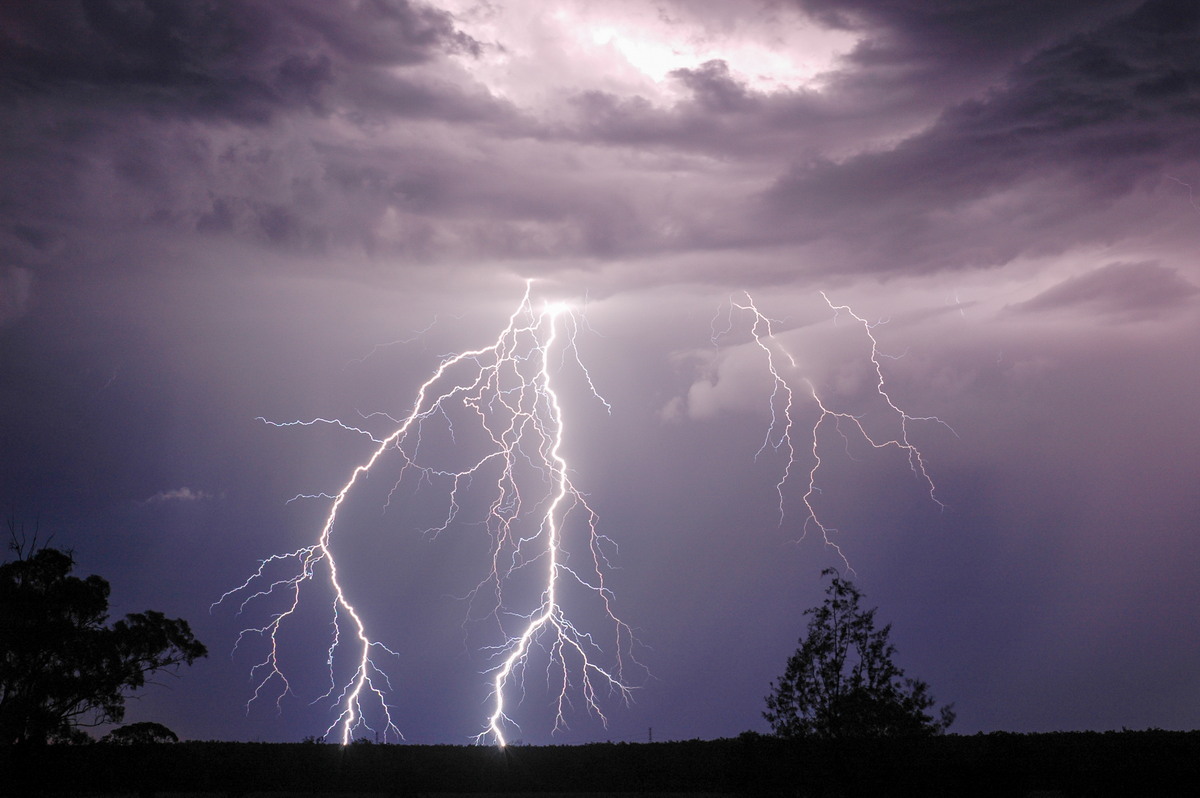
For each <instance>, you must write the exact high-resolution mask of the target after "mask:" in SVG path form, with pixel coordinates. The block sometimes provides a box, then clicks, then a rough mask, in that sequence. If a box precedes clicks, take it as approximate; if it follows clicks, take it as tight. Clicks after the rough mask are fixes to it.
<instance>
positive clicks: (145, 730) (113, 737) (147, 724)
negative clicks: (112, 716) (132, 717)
mask: <svg viewBox="0 0 1200 798" xmlns="http://www.w3.org/2000/svg"><path fill="white" fill-rule="evenodd" d="M100 742H102V743H112V744H114V745H147V744H150V743H177V742H179V737H178V736H177V735H176V734H175V732H173V731H171V730H170V729H168V728H167V727H166V726H164V725H162V724H161V723H154V722H152V721H142V722H141V723H130V724H129V725H128V726H122V727H121V728H119V729H113V730H112V731H110V732H109V733H108V734H106V735H104V736H103V737H101V738H100Z"/></svg>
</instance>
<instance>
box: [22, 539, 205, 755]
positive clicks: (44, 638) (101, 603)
mask: <svg viewBox="0 0 1200 798" xmlns="http://www.w3.org/2000/svg"><path fill="white" fill-rule="evenodd" d="M9 528H10V532H12V533H13V534H12V538H13V543H12V546H11V548H12V549H13V551H14V552H15V553H16V559H15V560H13V561H11V562H6V563H4V564H3V565H0V745H11V744H14V743H22V742H30V743H44V742H80V741H86V740H89V739H90V738H88V737H87V735H86V734H85V733H84V732H83V731H82V729H81V728H80V727H83V726H95V725H99V724H102V723H118V722H120V721H121V719H122V718H123V717H124V715H125V694H126V693H127V692H129V691H132V690H136V689H138V688H139V687H142V686H143V685H144V684H145V683H146V677H147V676H148V675H150V674H154V673H156V672H159V671H163V670H167V671H173V670H178V668H179V666H180V665H182V664H185V663H186V664H188V665H191V664H192V662H193V661H195V660H196V659H197V658H199V657H203V656H206V655H207V653H208V652H207V651H206V650H205V648H204V646H203V645H202V644H201V643H200V642H199V641H197V640H196V638H195V637H193V636H192V631H191V629H190V628H189V627H188V624H187V621H184V620H181V619H178V618H166V617H164V616H163V614H162V613H160V612H154V611H146V612H140V613H133V614H130V615H127V616H125V618H124V619H123V620H119V621H117V622H115V623H114V624H113V625H112V626H107V625H106V622H107V620H108V593H109V586H108V582H106V581H105V580H104V579H102V578H100V577H99V576H95V575H92V576H89V577H87V578H86V579H81V578H79V577H77V576H71V569H72V568H73V567H74V565H75V562H74V559H73V558H72V556H71V555H70V554H69V553H67V552H63V551H59V550H58V549H52V548H46V547H42V548H34V547H30V549H29V550H26V549H25V547H24V546H22V545H20V544H19V543H18V542H17V536H16V534H15V531H14V528H13V524H12V523H11V522H10V524H9Z"/></svg>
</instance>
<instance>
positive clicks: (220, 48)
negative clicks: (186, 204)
mask: <svg viewBox="0 0 1200 798" xmlns="http://www.w3.org/2000/svg"><path fill="white" fill-rule="evenodd" d="M0 14H2V17H0V19H2V20H3V26H2V31H3V32H2V33H0V36H2V37H3V38H2V39H0V42H2V44H0V53H2V54H3V55H0V70H2V71H3V75H4V79H3V82H2V83H0V90H3V92H4V93H5V94H7V95H9V96H10V97H13V96H16V97H23V96H29V95H34V96H36V95H41V94H54V95H56V96H58V97H63V96H69V97H71V98H73V99H74V100H75V101H76V102H79V103H84V104H88V105H108V106H123V107H136V108H137V110H138V111H139V112H140V113H146V112H150V113H162V114H171V115H180V116H187V117H192V116H198V117H201V118H224V119H231V120H234V121H238V122H265V121H267V120H269V119H270V118H271V117H272V116H273V115H275V114H277V113H279V112H280V111H281V110H284V109H287V108H292V107H306V108H309V109H313V110H317V111H328V109H329V102H330V100H329V98H328V93H329V91H330V86H331V84H332V83H333V82H334V81H335V78H336V77H337V76H335V66H334V65H335V64H338V65H339V67H340V68H341V67H345V66H353V67H358V68H362V67H374V68H385V67H397V66H407V65H412V64H418V63H421V62H424V61H427V60H429V59H431V58H433V57H434V56H436V55H437V54H439V53H443V52H446V51H448V50H455V49H463V48H467V49H469V48H470V47H471V46H472V44H471V42H470V40H469V39H467V38H466V37H464V36H463V35H462V34H460V33H458V32H456V31H455V30H454V27H453V25H452V23H451V21H450V18H449V16H448V15H446V14H445V13H444V12H441V11H437V10H434V9H432V8H429V7H426V6H420V5H414V4H410V3H408V2H406V0H371V1H370V2H362V3H344V2H335V3H319V4H314V3H303V2H281V3H264V2H226V0H209V1H208V2H199V3H193V2H186V0H165V1H164V2H131V3H117V2H104V1H103V0H73V1H71V2H62V3H16V4H6V5H5V7H4V10H3V11H2V12H0ZM339 71H340V69H339Z"/></svg>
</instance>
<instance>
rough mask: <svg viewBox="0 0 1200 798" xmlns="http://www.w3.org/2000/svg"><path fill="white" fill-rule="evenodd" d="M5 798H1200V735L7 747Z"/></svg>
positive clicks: (0, 767) (1, 767)
mask: <svg viewBox="0 0 1200 798" xmlns="http://www.w3.org/2000/svg"><path fill="white" fill-rule="evenodd" d="M0 792H2V793H3V794H4V795H14V796H19V795H77V796H102V795H103V796H109V795H140V796H150V795H158V796H206V797H207V796H246V797H247V798H250V796H292V795H296V796H341V795H377V796H419V795H439V796H444V797H446V798H449V796H507V795H544V796H551V795H572V796H579V797H580V798H583V797H584V796H594V797H595V798H600V797H601V796H603V797H604V798H608V797H609V796H625V795H660V796H677V798H684V797H685V796H686V797H688V798H691V797H692V796H696V797H699V796H723V795H764V796H771V795H780V796H783V795H789V796H841V795H851V796H856V795H863V796H892V795H895V796H927V795H928V796H952V795H955V796H957V795H972V796H1038V797H1039V798H1050V796H1060V795H1061V796H1109V795H1111V796H1129V795H1138V796H1195V795H1200V732H1165V731H1143V732H1109V733H1092V732H1078V733H1059V734H1032V735H1018V734H1005V733H994V734H986V735H983V734H980V735H974V736H969V737H966V736H956V735H948V736H945V737H935V738H926V739H912V740H858V741H839V742H828V741H825V742H822V741H809V742H785V741H781V740H776V739H773V738H767V737H759V736H757V735H749V734H748V735H744V736H743V737H741V738H738V739H731V740H713V741H697V740H694V741H688V742H674V743H651V744H626V743H622V744H596V745H583V746H560V747H533V746H510V747H509V748H506V749H495V748H476V747H458V746H407V745H370V744H362V743H360V744H355V745H351V746H348V747H345V748H343V747H341V746H336V745H320V744H312V743H297V744H265V743H220V742H207V743H179V744H175V745H153V746H111V745H91V746H50V747H43V748H24V749H22V748H19V747H18V748H6V749H4V750H2V751H0Z"/></svg>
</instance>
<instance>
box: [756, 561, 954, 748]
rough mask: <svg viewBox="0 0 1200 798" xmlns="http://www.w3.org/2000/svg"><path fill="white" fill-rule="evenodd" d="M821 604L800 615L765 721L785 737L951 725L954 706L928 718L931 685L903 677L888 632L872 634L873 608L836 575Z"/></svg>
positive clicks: (897, 732) (935, 730) (881, 733)
mask: <svg viewBox="0 0 1200 798" xmlns="http://www.w3.org/2000/svg"><path fill="white" fill-rule="evenodd" d="M821 575H822V576H832V577H833V578H832V581H831V582H830V584H829V587H828V588H827V589H826V591H825V594H826V596H827V598H826V599H825V601H824V603H823V604H822V605H821V606H819V607H813V608H811V609H808V610H805V611H804V614H805V615H808V616H811V617H810V618H809V621H808V632H807V634H806V635H805V637H804V638H803V639H801V641H800V647H799V648H798V649H796V653H794V654H793V655H792V656H791V657H790V658H789V659H788V663H787V669H786V670H785V671H784V674H783V677H782V678H781V679H780V680H779V683H778V684H776V683H774V682H772V683H771V694H770V695H768V696H767V698H766V701H767V711H766V712H764V713H763V717H765V718H766V719H767V721H768V722H769V723H770V724H771V728H772V730H773V731H774V732H775V734H776V735H778V736H780V737H785V738H795V737H817V738H846V737H901V736H905V737H907V736H924V735H931V734H941V733H942V732H944V731H945V730H946V729H947V727H949V726H950V724H951V723H953V722H954V711H953V705H947V706H944V707H942V708H941V710H940V711H939V713H938V719H937V720H934V718H933V716H932V715H930V714H929V711H930V710H931V709H932V708H933V706H934V699H933V696H931V695H930V694H929V685H927V684H926V683H925V682H923V681H920V680H918V679H910V678H907V677H905V675H904V671H902V670H901V669H900V668H898V667H897V666H896V664H895V663H894V662H893V661H892V657H893V656H894V655H895V653H896V647H895V646H893V645H892V644H891V642H890V641H889V640H888V636H889V635H890V634H891V630H892V626H891V624H888V625H887V626H884V627H883V628H882V629H876V628H875V610H874V609H870V610H864V609H862V608H861V607H859V601H860V600H861V599H862V593H860V592H859V590H858V588H856V587H855V586H854V584H853V583H852V582H850V581H849V580H847V579H843V578H842V577H841V576H840V575H839V574H838V572H837V571H835V570H834V569H832V568H827V569H825V570H824V571H822V572H821Z"/></svg>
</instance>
